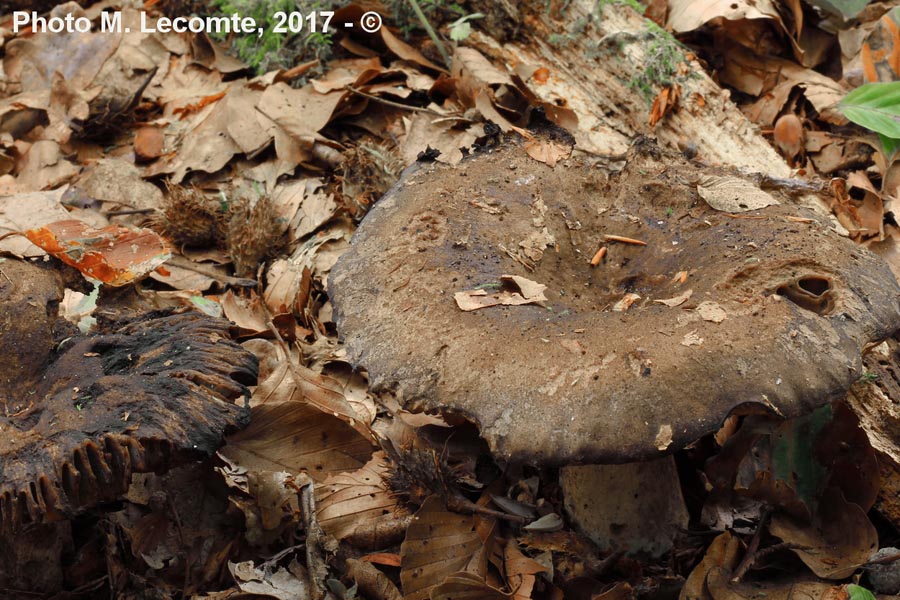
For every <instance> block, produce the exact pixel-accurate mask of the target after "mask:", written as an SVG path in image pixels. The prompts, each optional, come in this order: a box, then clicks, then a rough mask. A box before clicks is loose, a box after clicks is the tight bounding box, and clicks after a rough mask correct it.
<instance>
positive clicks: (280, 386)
mask: <svg viewBox="0 0 900 600" xmlns="http://www.w3.org/2000/svg"><path fill="white" fill-rule="evenodd" d="M281 357H282V358H281V360H280V361H279V362H278V364H277V366H276V367H275V369H274V370H273V371H272V372H271V373H270V374H269V376H268V377H267V378H266V379H265V381H263V382H261V383H260V384H259V385H258V386H257V388H256V390H255V391H254V393H253V397H252V398H251V401H250V404H251V421H252V425H251V426H250V427H249V428H248V429H246V430H245V431H244V432H242V434H241V435H236V436H233V437H232V438H230V439H229V442H228V443H229V445H228V446H227V447H226V448H224V449H223V450H222V454H223V455H224V456H225V457H226V458H227V459H228V460H230V461H232V462H233V463H234V464H236V465H239V466H241V467H244V468H246V469H248V470H264V471H287V472H289V473H299V472H301V471H306V472H307V473H309V475H310V477H312V478H313V479H314V480H316V481H322V480H324V479H325V478H326V477H328V476H329V475H333V474H337V473H341V472H344V471H353V470H356V469H359V468H360V467H362V466H363V465H364V464H365V463H366V462H367V461H368V460H369V459H370V458H371V455H372V450H373V447H372V442H371V440H372V438H371V432H370V431H369V429H368V425H367V424H366V423H363V422H362V421H361V420H360V419H359V418H358V417H357V415H356V413H355V412H354V411H353V409H352V407H350V405H349V404H348V403H347V401H346V399H344V397H343V395H341V394H340V392H339V391H336V390H335V389H333V387H334V386H333V384H332V382H330V381H329V380H328V378H326V377H322V376H321V375H319V374H317V373H315V372H313V371H311V370H309V369H308V368H306V367H304V366H302V365H298V364H295V363H294V362H293V360H291V359H288V358H287V354H286V353H285V352H282V353H281Z"/></svg>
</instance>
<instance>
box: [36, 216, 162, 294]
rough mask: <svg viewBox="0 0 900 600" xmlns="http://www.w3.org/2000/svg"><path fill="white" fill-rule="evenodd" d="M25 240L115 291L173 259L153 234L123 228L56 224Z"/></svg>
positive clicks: (39, 230) (141, 230)
mask: <svg viewBox="0 0 900 600" xmlns="http://www.w3.org/2000/svg"><path fill="white" fill-rule="evenodd" d="M25 237H27V238H28V239H29V240H30V241H31V242H32V243H34V244H35V245H36V246H39V247H40V248H41V249H42V250H45V251H46V252H48V253H49V254H52V255H53V256H55V257H56V258H58V259H59V260H61V261H63V262H64V263H66V264H67V265H70V266H72V267H75V268H76V269H78V270H79V271H81V272H82V274H84V276H85V277H89V278H92V279H96V280H98V281H100V282H102V283H105V284H107V285H111V286H114V287H118V286H122V285H127V284H129V283H132V282H134V281H136V280H138V279H140V278H141V277H144V276H145V275H147V274H148V273H150V272H151V271H153V270H155V269H156V268H158V267H159V266H160V265H162V264H163V263H164V262H166V260H168V259H169V258H170V257H171V256H172V254H171V252H169V248H168V246H167V245H166V242H165V240H163V239H162V238H161V237H160V236H159V234H158V233H156V232H155V231H152V230H150V229H130V228H128V227H124V226H122V225H108V226H106V227H103V228H101V229H93V228H91V227H90V226H89V225H88V224H87V223H84V222H83V221H76V220H66V221H56V222H54V223H48V224H47V225H44V226H43V227H39V228H37V229H29V230H28V231H26V232H25Z"/></svg>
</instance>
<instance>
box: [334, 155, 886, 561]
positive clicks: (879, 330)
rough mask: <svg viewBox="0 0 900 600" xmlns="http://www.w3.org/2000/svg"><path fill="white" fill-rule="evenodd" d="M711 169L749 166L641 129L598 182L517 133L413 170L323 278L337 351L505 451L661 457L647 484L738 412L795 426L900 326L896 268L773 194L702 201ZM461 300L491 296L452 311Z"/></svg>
mask: <svg viewBox="0 0 900 600" xmlns="http://www.w3.org/2000/svg"><path fill="white" fill-rule="evenodd" d="M551 141H552V140H551ZM554 143H559V141H558V140H557V141H556V142H554ZM709 176H713V177H719V176H720V177H723V178H725V177H727V178H728V180H729V181H732V180H735V179H737V180H740V179H741V177H742V176H741V175H740V174H739V173H736V172H735V171H733V170H731V169H725V168H721V169H718V168H705V169H701V168H700V167H698V166H696V165H695V164H693V163H688V162H686V161H685V160H684V159H683V158H682V157H680V156H676V155H673V154H665V153H663V152H662V151H661V150H660V149H659V148H657V147H656V146H655V145H653V144H652V143H650V142H641V143H637V144H636V145H635V146H634V147H633V148H632V151H631V152H630V153H629V157H628V161H627V164H626V166H625V168H624V169H623V170H622V171H621V172H619V173H615V174H612V175H609V176H607V175H604V174H603V173H602V172H601V170H600V169H598V168H596V167H593V166H591V165H589V164H586V163H585V162H584V161H580V160H578V159H574V158H573V159H568V160H565V161H561V162H560V163H558V164H557V165H556V167H555V168H551V167H549V166H548V165H546V164H544V163H541V162H538V161H536V160H534V159H532V158H530V157H529V156H528V155H527V154H526V152H525V151H524V150H523V148H522V145H521V144H520V143H518V142H515V141H507V142H506V143H505V144H503V145H501V146H500V147H499V148H496V149H493V150H491V151H486V152H483V153H481V154H479V155H476V156H474V157H472V158H470V159H467V160H464V161H463V162H462V163H460V164H459V165H457V166H454V167H451V166H447V165H441V164H434V163H430V164H418V165H415V166H414V167H412V168H410V169H409V170H407V171H406V172H405V173H404V175H403V176H402V178H401V180H400V181H399V182H398V183H397V185H395V186H394V187H393V188H392V189H391V190H390V191H389V192H388V193H387V195H386V196H385V197H384V198H382V199H381V200H380V201H379V202H378V203H377V204H376V205H375V206H374V208H373V209H372V211H371V212H370V213H369V214H368V216H367V217H366V219H365V220H364V221H363V223H362V224H361V225H360V227H359V230H358V231H357V233H356V235H355V237H354V239H353V245H352V248H351V250H349V251H348V252H347V253H346V254H344V255H343V256H342V257H341V258H340V260H339V261H338V263H337V264H336V265H335V267H334V269H333V271H332V273H331V278H330V280H329V293H330V295H331V298H332V302H333V304H334V307H335V316H336V319H335V321H336V323H337V326H338V331H339V333H340V334H341V336H342V337H343V339H344V342H345V344H346V347H347V350H348V354H349V357H350V359H351V360H352V361H353V363H354V364H355V365H357V366H359V367H362V368H365V369H366V370H367V371H368V374H369V378H370V382H371V386H372V387H373V388H374V389H375V390H378V391H391V392H393V393H394V394H395V395H396V396H397V398H398V399H399V400H400V402H401V404H402V405H403V406H404V407H405V408H406V409H409V410H413V411H425V410H428V411H435V410H437V411H443V412H445V413H453V414H457V415H461V416H464V417H465V418H467V419H469V420H471V421H473V422H474V423H475V424H476V425H477V426H478V427H479V429H480V432H481V435H482V436H483V437H484V438H485V440H486V441H487V442H488V444H489V446H490V447H491V449H492V452H493V453H494V455H495V457H496V458H498V459H499V460H501V461H517V462H523V463H531V464H538V465H555V466H564V467H567V468H568V467H571V466H573V465H621V464H623V463H637V462H643V463H646V461H652V460H655V459H657V460H662V461H663V462H662V463H661V464H663V466H661V467H660V466H659V465H657V466H655V467H652V468H651V467H650V466H647V465H646V464H643V465H642V466H641V467H640V469H639V470H641V471H643V472H645V473H651V475H649V477H650V478H651V480H653V484H652V485H651V486H649V487H648V488H645V489H658V488H659V486H660V481H661V480H660V479H659V478H660V477H664V478H669V479H663V480H662V481H670V480H672V478H674V477H675V475H674V472H673V471H671V469H670V468H669V467H667V466H665V465H669V466H671V462H670V460H669V459H666V458H664V457H666V456H668V455H670V454H671V453H672V452H674V451H676V450H678V449H680V448H683V447H685V446H686V445H687V444H690V443H691V442H693V441H695V440H697V439H699V438H700V437H701V436H703V435H705V434H708V433H710V432H713V431H715V430H716V429H717V428H718V427H719V426H720V425H721V423H722V422H723V420H724V419H725V418H727V417H728V416H729V414H731V413H732V411H734V410H735V409H739V408H741V407H747V406H752V407H757V409H760V408H761V409H763V410H765V411H768V412H771V413H774V414H777V415H780V416H782V417H784V418H791V417H795V416H799V415H801V414H805V413H807V412H809V411H811V410H813V409H814V408H816V407H818V406H821V405H823V404H825V403H827V402H829V401H831V400H834V399H836V398H838V397H841V396H842V395H843V394H844V393H845V392H846V391H847V389H848V388H849V387H850V385H851V384H852V383H853V382H854V381H855V380H856V379H857V378H858V377H859V376H860V374H861V372H862V371H861V366H862V362H861V361H862V352H863V349H864V348H865V347H867V346H868V345H869V344H871V343H872V342H874V341H877V340H881V339H884V338H886V337H887V336H889V335H890V334H892V333H893V332H894V331H896V330H897V329H898V328H900V302H898V300H900V287H898V285H897V283H896V281H895V279H894V277H893V276H892V275H891V272H890V270H889V268H888V267H887V265H886V264H885V263H884V262H883V261H882V260H881V259H880V258H879V257H877V256H875V255H874V254H872V253H871V252H869V251H868V250H866V249H864V248H861V247H859V246H858V245H856V244H854V243H852V242H851V241H850V240H848V239H845V238H843V237H841V236H840V235H838V234H837V233H836V232H835V231H834V230H833V229H832V228H831V226H830V224H829V221H828V219H827V218H825V217H823V216H822V215H820V214H818V213H816V212H814V211H812V210H810V209H807V208H803V207H801V206H798V205H797V204H796V203H794V202H792V201H791V200H790V199H788V198H786V197H785V198H781V199H780V200H781V201H780V202H779V196H778V194H777V192H773V193H772V194H771V195H772V199H771V202H768V201H766V202H762V203H761V205H765V204H769V205H768V206H763V207H762V208H757V209H755V210H749V211H747V212H744V213H742V214H737V215H735V214H731V213H726V212H721V211H717V210H714V209H713V208H711V206H709V205H708V204H707V203H706V202H705V201H704V200H703V199H702V198H701V197H700V195H699V194H698V191H697V183H696V182H698V181H701V180H703V179H704V178H708V177H709ZM745 181H746V182H747V185H748V186H754V187H756V186H755V185H754V184H752V183H751V182H750V181H749V180H748V179H745ZM756 191H757V192H759V193H763V192H761V190H759V189H758V188H756ZM601 246H605V247H606V248H607V252H606V253H605V255H604V256H602V257H601V259H600V260H597V259H596V253H597V250H598V248H600V247H601ZM592 259H593V262H594V264H593V265H592V264H591V263H592ZM513 276H515V277H520V278H524V279H526V280H527V281H530V282H532V283H535V284H539V285H541V286H546V288H544V289H543V290H542V296H541V298H540V299H539V300H538V301H535V302H522V301H519V300H516V301H515V302H506V301H502V300H503V298H507V299H509V298H524V296H525V294H524V291H523V290H521V289H519V290H518V291H517V290H516V289H504V286H508V282H510V281H511V279H510V277H513ZM460 292H466V294H467V297H468V298H470V299H473V300H476V301H478V302H482V303H485V298H488V299H494V300H498V301H497V302H493V303H487V306H486V307H484V308H479V309H476V310H461V307H462V305H461V304H459V303H458V302H457V301H456V300H457V299H458V298H459V296H458V294H459V293H460ZM504 294H506V296H504ZM586 468H588V469H594V472H595V473H601V474H599V475H596V476H593V475H592V476H591V478H593V479H597V478H599V480H601V481H605V482H606V483H607V484H608V483H609V482H610V481H612V480H615V478H616V477H618V475H616V476H613V475H611V474H610V473H612V471H611V470H610V469H614V467H602V468H595V467H586ZM597 469H601V470H599V471H598V470H597ZM603 469H607V470H605V471H604V470H603ZM659 469H662V472H663V474H660V470H659ZM571 473H572V472H569V475H571ZM665 473H668V475H666V474H665ZM569 475H566V474H564V476H563V480H564V482H565V481H566V479H567V477H568V478H570V479H571V478H572V477H574V476H572V477H569ZM579 477H581V475H579ZM593 493H594V496H595V497H596V496H597V495H598V492H597V491H596V490H595V491H594V492H593ZM599 493H601V494H602V493H606V492H603V491H600V492H599ZM666 493H667V494H670V495H671V493H670V489H667V490H666ZM641 510H654V511H656V510H657V509H652V508H648V507H646V506H645V507H643V508H641ZM676 512H677V510H676ZM645 516H646V515H645ZM644 520H645V521H646V520H653V519H646V518H645V519H644ZM650 549H651V550H653V551H659V550H660V549H662V548H661V547H658V546H653V545H652V544H651V546H650Z"/></svg>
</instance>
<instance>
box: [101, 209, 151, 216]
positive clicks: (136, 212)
mask: <svg viewBox="0 0 900 600" xmlns="http://www.w3.org/2000/svg"><path fill="white" fill-rule="evenodd" d="M155 210H156V209H155V208H129V209H128V210H111V211H109V212H108V213H106V216H107V217H121V216H122V215H143V214H146V213H152V212H154V211H155Z"/></svg>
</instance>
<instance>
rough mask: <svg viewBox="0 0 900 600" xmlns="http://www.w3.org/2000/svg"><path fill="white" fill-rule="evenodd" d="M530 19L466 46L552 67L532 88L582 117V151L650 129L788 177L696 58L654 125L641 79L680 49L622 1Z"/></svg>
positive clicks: (714, 155)
mask: <svg viewBox="0 0 900 600" xmlns="http://www.w3.org/2000/svg"><path fill="white" fill-rule="evenodd" d="M600 5H603V6H600ZM554 16H555V17H556V18H554ZM524 22H525V26H524V27H523V30H522V34H523V39H520V40H514V41H509V42H505V43H502V44H501V43H500V42H498V41H497V40H496V39H494V38H492V37H489V36H486V35H484V34H473V36H472V37H471V38H470V39H469V40H468V42H469V43H471V44H472V45H474V46H475V47H477V48H478V49H479V50H480V51H481V52H482V53H484V54H485V55H487V56H488V57H489V59H490V60H491V61H492V62H493V63H494V64H497V65H507V66H508V67H510V68H511V69H515V68H516V67H521V66H523V65H531V66H533V67H547V68H548V69H549V70H550V72H551V76H550V77H549V79H548V81H547V82H546V84H544V85H537V86H533V88H534V92H535V93H536V94H538V95H539V96H540V97H541V99H542V100H545V101H548V102H554V103H564V104H565V105H566V106H568V107H569V108H571V109H573V110H574V111H575V112H576V113H577V114H578V117H579V120H580V123H579V131H575V132H573V134H574V135H575V138H576V140H577V142H578V143H577V147H578V148H580V149H582V150H585V151H588V152H592V153H598V154H621V153H623V152H625V150H626V149H627V148H628V144H629V142H630V140H631V139H632V138H634V136H636V135H638V134H645V135H653V136H655V137H656V138H657V139H658V140H659V142H660V144H662V145H664V146H669V147H672V148H679V147H681V148H684V147H685V146H693V149H695V150H696V152H697V156H698V157H700V158H703V159H705V160H707V161H709V162H712V163H721V164H728V165H732V166H736V167H744V168H747V169H750V170H753V171H760V172H763V173H766V174H768V175H770V176H773V177H786V176H788V175H789V173H790V169H789V167H788V166H787V164H786V163H785V162H784V160H782V158H781V157H780V156H779V155H778V154H777V153H776V152H775V150H774V149H773V148H772V146H771V145H769V143H768V142H767V141H766V140H765V139H764V138H763V137H762V136H761V135H759V132H758V129H757V127H756V125H754V124H753V123H751V122H750V121H749V120H748V119H747V118H746V117H745V116H744V115H743V114H742V113H741V112H740V111H739V110H738V108H737V107H736V106H735V105H734V104H733V103H732V102H731V100H730V99H729V93H728V92H727V91H725V90H723V89H722V88H721V87H719V86H718V85H717V84H716V83H715V82H713V81H712V80H711V79H710V78H709V76H708V75H707V74H706V73H705V72H704V71H703V68H702V67H701V66H700V65H699V64H698V63H697V62H696V61H695V60H694V61H689V62H688V63H687V64H688V66H689V69H688V72H687V73H685V74H684V75H683V76H681V77H679V78H678V80H679V84H680V85H681V87H682V89H681V106H680V108H679V109H678V110H675V111H674V112H672V113H671V114H669V115H667V116H666V118H665V119H663V120H662V121H661V122H660V123H659V124H657V126H656V127H655V128H652V127H650V125H649V116H650V105H651V100H652V98H648V97H647V96H646V95H645V94H643V93H641V92H640V90H639V89H637V88H639V87H640V86H641V84H642V83H645V81H646V80H645V79H642V76H644V77H646V76H647V71H648V65H649V64H650V63H651V61H657V62H660V63H665V62H666V61H667V60H668V61H670V60H671V59H670V58H667V57H666V56H662V55H661V54H664V53H666V52H670V51H674V52H677V53H681V52H682V51H681V49H680V47H679V46H677V45H676V44H674V41H673V40H672V38H671V37H669V36H668V34H665V33H663V32H661V31H660V30H659V28H658V27H654V26H653V25H652V23H650V22H649V21H647V20H645V19H644V18H643V17H641V16H640V15H639V14H638V13H637V12H635V11H634V10H633V9H632V8H630V7H628V6H626V5H625V4H624V3H621V4H620V3H613V2H610V3H598V2H594V1H593V0H574V1H573V2H571V4H569V6H568V7H567V8H566V10H565V13H564V14H563V15H553V14H552V11H551V12H550V13H549V14H548V12H547V11H540V12H534V13H531V14H528V15H527V16H526V17H524ZM548 40H550V41H548ZM551 41H555V43H552V44H551ZM676 62H677V59H676ZM649 83H650V84H651V86H652V84H653V82H652V81H650V82H649ZM658 91H659V89H655V90H654V93H655V92H658Z"/></svg>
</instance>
